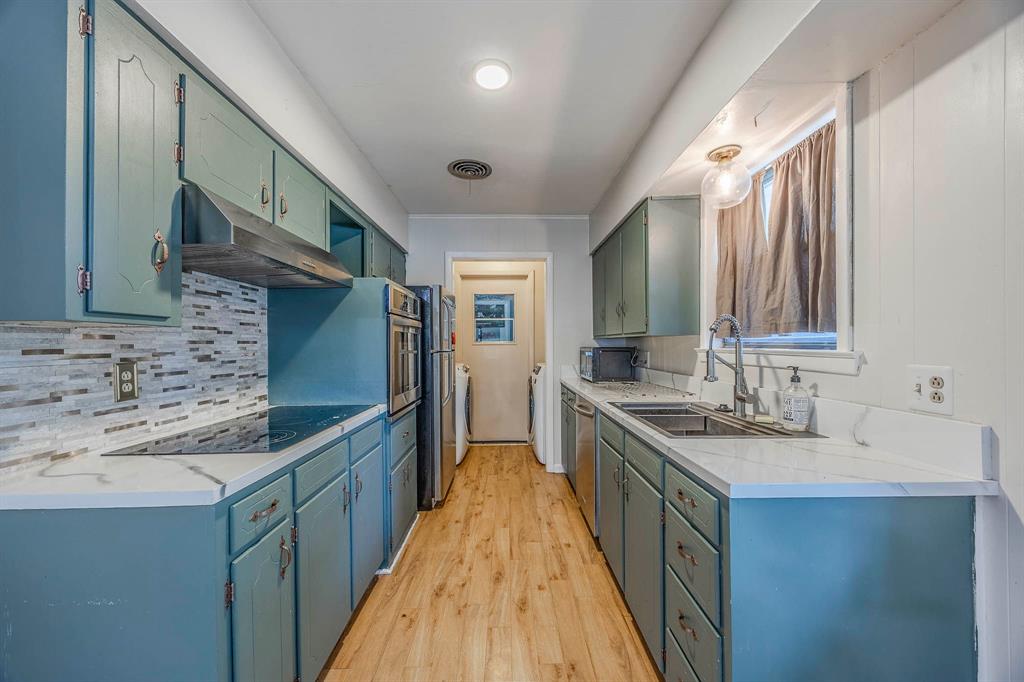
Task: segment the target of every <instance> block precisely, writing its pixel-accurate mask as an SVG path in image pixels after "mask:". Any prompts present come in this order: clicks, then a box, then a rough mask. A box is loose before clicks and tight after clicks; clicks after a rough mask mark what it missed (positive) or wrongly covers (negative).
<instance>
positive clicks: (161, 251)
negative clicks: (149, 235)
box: [153, 230, 171, 274]
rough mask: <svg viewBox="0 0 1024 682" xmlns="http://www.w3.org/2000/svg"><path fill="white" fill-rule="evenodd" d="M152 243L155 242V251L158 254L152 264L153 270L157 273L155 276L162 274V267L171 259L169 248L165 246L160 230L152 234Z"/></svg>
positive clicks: (165, 242)
mask: <svg viewBox="0 0 1024 682" xmlns="http://www.w3.org/2000/svg"><path fill="white" fill-rule="evenodd" d="M153 241H155V242H156V245H155V247H154V248H155V249H156V251H157V252H158V255H157V257H156V260H155V261H154V262H153V269H154V270H156V271H157V274H159V273H161V272H163V270H164V266H165V265H167V261H169V260H170V259H171V247H170V246H168V245H167V241H166V240H165V239H164V235H163V233H162V232H161V231H160V230H157V231H156V232H155V233H153Z"/></svg>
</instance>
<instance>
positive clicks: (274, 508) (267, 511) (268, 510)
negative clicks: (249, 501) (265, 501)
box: [249, 497, 281, 523]
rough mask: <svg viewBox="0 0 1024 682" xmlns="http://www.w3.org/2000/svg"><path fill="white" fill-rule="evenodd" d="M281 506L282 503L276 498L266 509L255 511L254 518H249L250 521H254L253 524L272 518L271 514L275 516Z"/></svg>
mask: <svg viewBox="0 0 1024 682" xmlns="http://www.w3.org/2000/svg"><path fill="white" fill-rule="evenodd" d="M280 504H281V501H280V500H278V499H277V498H276V497H275V498H274V499H273V500H271V502H270V505H269V506H268V507H267V508H266V509H260V510H259V511H254V512H253V513H252V516H250V517H249V520H250V521H252V522H253V523H256V522H257V521H259V520H260V519H262V518H263V517H265V516H270V515H271V514H273V513H274V512H276V511H277V507H278V505H280Z"/></svg>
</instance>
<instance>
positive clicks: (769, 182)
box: [761, 167, 775, 243]
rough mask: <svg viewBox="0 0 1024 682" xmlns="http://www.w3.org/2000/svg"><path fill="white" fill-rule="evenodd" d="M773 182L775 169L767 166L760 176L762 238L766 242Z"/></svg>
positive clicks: (768, 237) (768, 238) (769, 236)
mask: <svg viewBox="0 0 1024 682" xmlns="http://www.w3.org/2000/svg"><path fill="white" fill-rule="evenodd" d="M774 184H775V170H774V169H772V168H771V167H769V168H768V169H767V170H766V171H765V172H764V174H763V175H762V176H761V219H762V220H763V221H764V240H765V242H766V243H767V242H768V241H769V240H770V238H771V235H770V234H769V233H768V216H769V215H771V208H772V187H773V186H774Z"/></svg>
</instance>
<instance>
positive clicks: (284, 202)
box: [281, 192, 288, 215]
mask: <svg viewBox="0 0 1024 682" xmlns="http://www.w3.org/2000/svg"><path fill="white" fill-rule="evenodd" d="M287 212H288V199H287V198H286V197H285V196H284V192H281V215H284V214H285V213H287Z"/></svg>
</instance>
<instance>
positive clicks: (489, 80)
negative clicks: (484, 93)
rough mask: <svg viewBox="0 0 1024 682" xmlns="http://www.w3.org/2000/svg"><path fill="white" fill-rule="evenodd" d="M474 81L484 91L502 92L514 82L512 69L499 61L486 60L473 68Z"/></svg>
mask: <svg viewBox="0 0 1024 682" xmlns="http://www.w3.org/2000/svg"><path fill="white" fill-rule="evenodd" d="M473 80H475V81H476V84H477V85H479V86H480V87H481V88H483V89H484V90H501V89H502V88H503V87H505V86H506V85H508V82H509V81H510V80H512V69H510V68H508V64H506V63H505V62H503V61H499V60H497V59H485V60H483V61H482V62H480V63H479V64H477V65H476V67H474V68H473Z"/></svg>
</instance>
